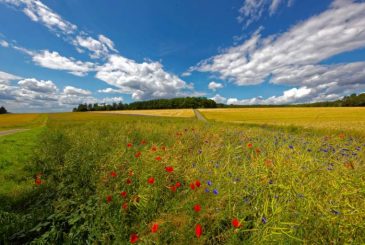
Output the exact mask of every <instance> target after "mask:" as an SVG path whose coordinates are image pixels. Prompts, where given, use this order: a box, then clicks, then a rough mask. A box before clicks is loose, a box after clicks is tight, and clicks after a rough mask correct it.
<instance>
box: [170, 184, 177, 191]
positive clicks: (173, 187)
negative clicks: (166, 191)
mask: <svg viewBox="0 0 365 245" xmlns="http://www.w3.org/2000/svg"><path fill="white" fill-rule="evenodd" d="M169 188H170V190H171V191H172V192H176V188H177V187H176V186H175V185H172V186H170V187H169Z"/></svg>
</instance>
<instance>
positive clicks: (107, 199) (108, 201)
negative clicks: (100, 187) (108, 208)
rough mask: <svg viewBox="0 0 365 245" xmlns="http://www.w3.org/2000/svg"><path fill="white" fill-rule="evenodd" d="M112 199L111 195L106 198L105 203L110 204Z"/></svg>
mask: <svg viewBox="0 0 365 245" xmlns="http://www.w3.org/2000/svg"><path fill="white" fill-rule="evenodd" d="M112 199H113V197H112V196H111V195H109V196H107V197H106V202H107V203H110V202H111V201H112Z"/></svg>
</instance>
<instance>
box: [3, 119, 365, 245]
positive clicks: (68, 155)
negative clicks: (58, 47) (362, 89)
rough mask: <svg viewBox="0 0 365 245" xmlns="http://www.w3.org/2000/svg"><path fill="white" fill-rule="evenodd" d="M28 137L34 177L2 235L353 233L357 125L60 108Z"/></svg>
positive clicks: (271, 240) (217, 240)
mask: <svg viewBox="0 0 365 245" xmlns="http://www.w3.org/2000/svg"><path fill="white" fill-rule="evenodd" d="M39 139H40V143H39V144H37V147H36V148H35V150H34V153H33V154H32V168H33V171H34V173H36V172H42V174H43V175H42V177H41V179H42V185H40V186H35V185H34V184H33V189H32V191H31V192H30V193H28V194H27V195H24V196H23V198H22V199H21V200H20V201H18V202H17V203H16V205H15V208H13V209H10V210H6V211H5V212H2V213H0V227H1V228H0V233H2V234H4V235H3V237H2V238H3V241H4V242H5V243H7V242H8V243H16V242H18V243H26V242H31V241H33V242H34V243H36V244H37V243H45V244H55V243H66V244H69V243H86V242H88V243H103V244H112V243H117V244H128V243H129V238H130V235H131V234H132V233H136V234H138V236H139V243H141V244H266V243H267V244H298V243H305V244H317V243H320V244H344V243H350V244H361V243H363V242H365V225H364V224H365V222H364V221H365V212H364V207H365V191H364V190H365V181H364V179H365V162H364V159H365V150H364V149H365V145H364V139H363V137H362V136H361V135H352V134H350V133H346V134H344V135H338V133H337V132H335V133H333V134H331V133H328V132H326V134H324V133H322V132H320V131H311V130H301V129H297V128H296V129H295V130H291V129H287V128H274V127H268V128H264V127H251V126H245V125H235V124H229V123H218V122H214V123H209V124H205V123H202V122H199V121H197V120H194V119H178V118H153V117H129V116H121V115H100V114H92V113H64V114H51V115H49V120H48V122H47V128H46V129H45V131H44V132H43V133H42V134H41V136H40V138H39ZM128 143H131V144H132V146H131V147H128ZM251 144H252V146H251ZM138 152H140V153H141V155H140V156H139V157H136V153H138ZM158 156H159V157H161V159H162V160H156V157H158ZM166 166H172V167H173V168H174V170H173V172H172V173H168V172H166V171H165V167H166ZM112 172H115V173H116V176H115V177H113V176H112V175H111V173H112ZM150 177H154V179H155V183H154V184H152V185H151V184H149V183H148V182H147V180H148V178H150ZM128 179H129V181H128ZM196 180H199V181H200V182H201V186H200V187H195V189H194V190H192V189H191V188H190V185H191V183H196ZM29 181H33V183H34V180H33V179H31V180H29ZM208 181H209V184H208ZM177 182H179V183H181V187H179V188H177V190H176V191H172V190H171V187H172V186H174V185H176V183H177ZM206 189H208V190H206ZM214 190H216V191H217V194H214V193H213V191H214ZM122 191H126V192H127V193H128V194H127V196H126V197H122V196H121V195H120V193H121V192H122ZM108 196H111V201H110V202H109V203H108V202H107V198H108ZM196 204H199V205H201V211H200V212H199V213H197V212H195V211H194V210H193V206H194V205H196ZM125 205H127V208H126V209H124V208H123V206H124V207H125ZM233 218H238V219H239V221H240V223H241V226H240V227H239V228H234V227H233V226H232V224H231V222H232V219H233ZM155 223H157V224H159V229H158V232H157V233H151V226H152V224H155ZM197 224H200V225H201V226H202V228H203V233H202V236H201V237H200V238H199V239H198V238H197V237H196V236H195V226H196V225H197Z"/></svg>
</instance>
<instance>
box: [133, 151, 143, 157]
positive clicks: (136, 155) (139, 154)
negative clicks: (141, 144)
mask: <svg viewBox="0 0 365 245" xmlns="http://www.w3.org/2000/svg"><path fill="white" fill-rule="evenodd" d="M141 155H142V153H141V152H140V151H139V152H137V153H136V154H135V155H134V156H135V157H137V158H138V157H140V156H141Z"/></svg>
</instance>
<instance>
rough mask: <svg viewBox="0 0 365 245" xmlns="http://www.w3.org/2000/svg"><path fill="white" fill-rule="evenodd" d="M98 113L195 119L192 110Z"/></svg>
mask: <svg viewBox="0 0 365 245" xmlns="http://www.w3.org/2000/svg"><path fill="white" fill-rule="evenodd" d="M96 113H111V114H125V115H145V116H160V117H194V112H193V110H192V109H161V110H125V111H98V112H96Z"/></svg>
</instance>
